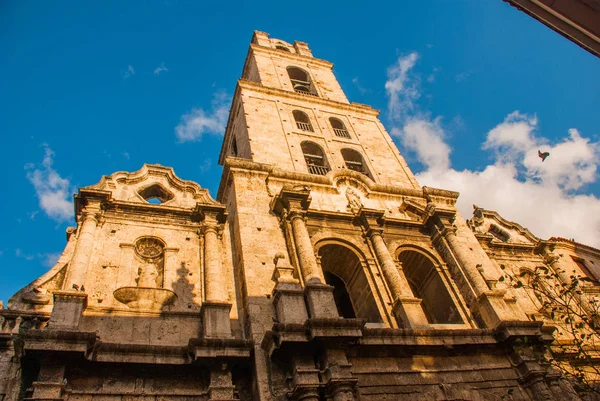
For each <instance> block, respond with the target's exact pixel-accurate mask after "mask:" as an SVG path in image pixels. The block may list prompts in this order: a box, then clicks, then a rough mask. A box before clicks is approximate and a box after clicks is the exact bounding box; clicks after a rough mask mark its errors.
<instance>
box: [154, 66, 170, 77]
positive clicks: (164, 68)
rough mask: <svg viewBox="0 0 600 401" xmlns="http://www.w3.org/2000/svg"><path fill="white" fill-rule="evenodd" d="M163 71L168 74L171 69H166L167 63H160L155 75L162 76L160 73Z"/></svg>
mask: <svg viewBox="0 0 600 401" xmlns="http://www.w3.org/2000/svg"><path fill="white" fill-rule="evenodd" d="M163 71H164V72H168V71H169V69H168V68H167V67H165V63H160V65H159V66H158V67H156V68H155V69H154V74H156V75H160V73H161V72H163Z"/></svg>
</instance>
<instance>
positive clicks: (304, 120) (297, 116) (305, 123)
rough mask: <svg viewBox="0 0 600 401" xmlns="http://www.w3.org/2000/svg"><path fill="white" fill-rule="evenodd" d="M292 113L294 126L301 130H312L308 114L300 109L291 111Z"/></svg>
mask: <svg viewBox="0 0 600 401" xmlns="http://www.w3.org/2000/svg"><path fill="white" fill-rule="evenodd" d="M292 115H293V116H294V120H296V126H297V127H298V128H299V129H301V130H302V131H310V132H314V130H313V127H312V124H311V123H310V119H309V118H308V114H306V113H305V112H303V111H300V110H294V111H292Z"/></svg>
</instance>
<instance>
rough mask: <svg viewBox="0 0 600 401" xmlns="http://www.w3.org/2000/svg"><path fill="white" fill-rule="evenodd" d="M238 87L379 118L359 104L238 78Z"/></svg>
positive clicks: (365, 106) (376, 113) (368, 108)
mask: <svg viewBox="0 0 600 401" xmlns="http://www.w3.org/2000/svg"><path fill="white" fill-rule="evenodd" d="M238 87H239V88H241V89H248V90H253V91H256V92H260V93H264V94H267V95H273V96H277V97H280V98H287V99H294V100H300V101H306V100H309V101H310V102H311V103H313V104H320V105H323V106H329V107H334V108H337V109H341V110H349V111H354V112H360V113H364V114H368V115H371V116H373V117H378V116H379V110H376V109H374V108H372V107H371V106H367V105H364V104H360V103H342V102H338V101H335V100H330V99H324V98H322V97H318V96H312V95H303V94H301V93H298V92H293V91H288V90H284V89H278V88H271V87H268V86H264V85H262V84H259V83H258V82H254V81H250V80H247V79H244V78H240V79H239V80H238Z"/></svg>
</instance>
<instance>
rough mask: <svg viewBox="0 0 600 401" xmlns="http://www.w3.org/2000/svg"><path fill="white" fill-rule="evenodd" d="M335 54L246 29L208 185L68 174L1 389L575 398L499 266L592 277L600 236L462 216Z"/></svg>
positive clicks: (267, 398) (81, 397)
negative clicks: (62, 226) (53, 245)
mask: <svg viewBox="0 0 600 401" xmlns="http://www.w3.org/2000/svg"><path fill="white" fill-rule="evenodd" d="M332 67H333V65H332V64H331V63H329V62H327V61H324V60H321V59H318V58H315V57H313V55H312V53H311V51H310V49H309V47H308V45H307V44H306V43H301V42H294V44H290V43H286V42H284V41H281V40H278V39H272V38H270V37H269V35H267V34H266V33H262V32H255V33H254V36H253V38H252V43H251V44H250V49H249V51H248V56H247V58H246V62H245V64H244V69H243V72H242V77H241V79H240V80H239V81H238V85H237V88H236V91H235V94H234V98H233V104H232V107H231V112H230V116H229V121H228V124H227V128H226V132H225V137H224V140H223V147H222V150H221V154H220V163H221V164H222V165H223V176H222V179H221V183H220V186H219V191H218V194H217V200H215V199H213V198H212V197H211V196H210V194H209V193H208V191H207V190H206V189H204V188H202V187H201V186H200V185H199V184H197V183H195V182H193V181H187V180H182V179H181V178H179V177H178V176H177V175H175V172H174V170H173V169H171V168H169V167H164V166H161V165H144V166H143V167H142V168H141V169H140V170H138V171H134V172H116V173H113V174H111V175H109V176H104V177H103V178H102V179H101V180H100V182H98V183H97V184H95V185H91V186H87V187H83V188H80V190H79V193H78V194H77V195H76V196H75V206H76V207H75V209H76V210H75V216H76V218H77V222H78V224H77V227H73V228H69V229H68V230H67V244H66V247H65V250H64V252H63V254H62V256H61V257H60V259H59V260H58V261H57V263H56V265H55V266H54V267H53V268H51V269H50V270H49V271H48V272H46V273H45V274H44V275H42V276H41V277H39V278H37V279H36V280H34V281H33V282H31V283H30V284H29V285H28V286H26V287H24V288H23V289H21V290H20V291H19V292H17V293H16V294H15V295H14V296H13V297H12V298H11V300H10V301H9V303H8V309H3V310H2V309H0V401H20V400H24V399H26V400H40V401H45V400H61V401H97V400H100V399H101V400H102V401H123V400H125V399H127V400H128V401H147V400H148V399H150V398H151V399H153V400H159V399H160V400H165V401H187V400H192V399H194V400H201V401H217V400H221V401H233V400H241V401H300V400H302V401H359V400H360V401H379V400H384V399H385V400H405V401H429V400H471V401H483V400H521V401H529V400H535V401H538V400H539V401H552V400H564V399H567V400H571V401H577V400H581V399H580V398H579V397H578V396H577V395H576V394H575V393H574V391H573V388H572V387H571V385H570V384H569V383H568V382H567V380H565V378H564V377H563V376H561V374H560V373H558V372H557V371H556V370H554V369H553V368H552V365H550V364H549V361H548V359H547V358H545V353H546V352H547V351H548V348H547V347H545V344H550V343H552V341H553V340H554V338H553V336H552V330H553V328H551V327H548V326H545V325H544V324H545V323H548V324H553V323H555V322H553V321H552V320H549V319H548V318H545V317H544V316H540V315H541V314H540V313H538V312H539V308H536V304H535V302H536V299H535V298H532V297H529V296H528V295H527V293H524V292H523V291H522V289H516V288H513V287H512V286H509V285H507V284H506V283H505V282H503V281H502V280H500V278H501V277H502V276H503V273H502V272H503V271H504V270H503V269H506V270H511V271H513V272H515V274H523V272H525V274H526V273H527V271H532V270H534V269H537V268H539V266H546V267H547V268H548V269H550V268H552V269H555V270H557V271H563V272H564V271H570V270H571V269H575V268H578V269H580V271H582V273H584V274H586V275H588V276H593V275H592V270H593V269H592V268H591V267H592V266H595V265H598V266H600V250H595V249H593V248H590V247H585V246H584V245H581V244H577V243H574V242H573V241H569V240H564V239H560V238H554V239H550V240H548V241H542V240H540V239H539V238H536V237H535V236H533V235H532V234H531V233H530V232H528V231H527V230H526V229H524V228H523V227H521V226H519V225H518V224H516V223H513V222H509V221H506V220H504V219H502V218H501V217H500V216H499V215H497V214H496V213H495V212H492V211H487V210H485V209H482V208H477V209H476V211H475V215H474V217H473V219H472V220H471V221H469V222H468V224H467V222H466V221H465V220H464V219H463V218H462V216H460V214H459V213H458V212H457V210H456V207H455V203H456V199H457V197H458V193H456V192H452V191H447V190H443V189H435V188H428V187H421V186H419V184H418V183H417V182H416V180H415V177H414V175H413V174H412V172H411V171H410V169H409V168H408V167H407V165H406V163H405V161H404V159H403V158H402V156H401V155H400V153H399V152H398V149H397V148H396V146H395V145H394V143H393V141H392V139H391V137H390V136H389V135H388V133H387V132H386V130H385V128H384V127H383V125H382V124H381V122H380V121H379V119H378V111H377V110H374V109H372V108H371V107H369V106H365V105H361V104H356V103H350V102H349V101H348V99H347V98H346V96H345V94H344V92H343V90H342V89H341V87H340V85H339V83H338V82H337V80H336V78H335V76H334V74H333V72H332ZM586 266H587V267H590V269H587V268H586ZM524 269H525V270H524ZM596 269H597V268H596ZM597 271H598V270H596V274H597ZM586 272H587V273H586ZM563 276H564V275H563ZM590 278H591V277H590ZM561 279H562V280H563V281H564V283H565V285H567V284H568V282H569V280H570V277H562V278H561ZM596 279H597V276H596ZM595 282H596V283H597V280H596V281H595ZM587 290H589V291H590V293H591V294H597V289H595V288H593V287H588V288H587ZM519 291H520V292H519ZM587 305H589V304H587ZM536 316H537V317H536ZM567 356H568V355H567Z"/></svg>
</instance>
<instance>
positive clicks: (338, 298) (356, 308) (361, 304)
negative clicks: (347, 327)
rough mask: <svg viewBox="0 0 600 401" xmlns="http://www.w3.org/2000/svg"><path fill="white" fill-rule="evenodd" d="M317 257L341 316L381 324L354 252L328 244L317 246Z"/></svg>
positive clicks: (361, 267)
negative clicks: (331, 288)
mask: <svg viewBox="0 0 600 401" xmlns="http://www.w3.org/2000/svg"><path fill="white" fill-rule="evenodd" d="M319 256H320V257H321V267H322V268H323V273H324V275H325V282H326V283H327V284H329V285H331V286H333V287H334V290H333V297H334V299H335V303H336V306H337V308H338V313H339V314H340V316H342V317H344V318H353V317H357V318H359V319H365V320H366V321H367V322H374V323H381V322H382V319H381V314H380V313H379V308H378V307H377V303H376V302H375V298H374V297H373V292H372V291H371V286H370V284H369V281H368V280H367V275H366V274H365V272H364V270H363V266H362V263H361V262H360V259H359V258H358V256H357V255H356V253H354V252H353V251H352V250H350V249H349V248H347V247H345V246H343V245H339V244H327V245H324V246H322V247H321V248H320V249H319Z"/></svg>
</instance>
